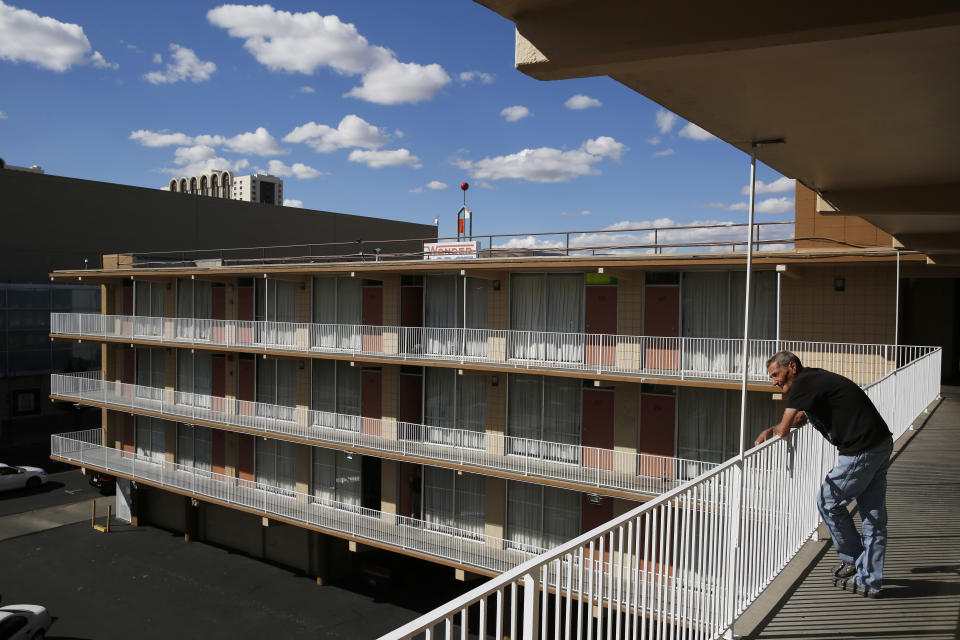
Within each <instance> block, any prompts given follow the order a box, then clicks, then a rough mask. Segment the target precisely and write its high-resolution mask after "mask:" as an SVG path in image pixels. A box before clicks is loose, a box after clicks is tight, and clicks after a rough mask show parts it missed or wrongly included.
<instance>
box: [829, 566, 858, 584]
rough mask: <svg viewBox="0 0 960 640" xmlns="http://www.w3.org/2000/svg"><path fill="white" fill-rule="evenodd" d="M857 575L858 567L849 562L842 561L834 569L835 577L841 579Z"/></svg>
mask: <svg viewBox="0 0 960 640" xmlns="http://www.w3.org/2000/svg"><path fill="white" fill-rule="evenodd" d="M855 575H857V567H856V565H852V564H850V563H849V562H841V563H840V566H839V567H837V568H836V569H834V570H833V577H834V578H839V579H840V580H846V579H847V578H852V577H853V576H855Z"/></svg>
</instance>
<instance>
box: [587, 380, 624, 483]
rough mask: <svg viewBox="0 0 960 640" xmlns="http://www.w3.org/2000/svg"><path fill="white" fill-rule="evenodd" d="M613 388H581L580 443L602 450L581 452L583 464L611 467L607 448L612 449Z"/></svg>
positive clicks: (603, 467) (595, 466)
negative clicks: (581, 422)
mask: <svg viewBox="0 0 960 640" xmlns="http://www.w3.org/2000/svg"><path fill="white" fill-rule="evenodd" d="M615 396H616V394H615V393H614V390H613V389H584V390H583V433H582V435H581V443H582V444H583V446H584V447H595V448H597V449H604V451H591V450H589V449H587V450H585V451H584V452H583V466H585V467H591V468H594V469H613V458H612V457H611V455H610V453H609V452H608V451H607V450H610V449H613V415H614V413H613V412H614V398H615Z"/></svg>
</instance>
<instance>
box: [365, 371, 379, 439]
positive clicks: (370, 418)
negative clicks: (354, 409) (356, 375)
mask: <svg viewBox="0 0 960 640" xmlns="http://www.w3.org/2000/svg"><path fill="white" fill-rule="evenodd" d="M381 384H382V383H381V375H380V369H379V368H373V367H364V369H363V371H361V372H360V416H361V422H362V424H363V433H368V434H370V435H375V436H379V435H381V427H380V421H381V420H382V419H383V394H382V386H381Z"/></svg>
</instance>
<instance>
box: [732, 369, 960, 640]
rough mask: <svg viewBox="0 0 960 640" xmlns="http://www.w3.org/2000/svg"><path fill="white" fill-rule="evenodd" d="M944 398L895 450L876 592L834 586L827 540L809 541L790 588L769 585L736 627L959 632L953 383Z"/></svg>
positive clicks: (885, 633)
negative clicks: (807, 556) (806, 561)
mask: <svg viewBox="0 0 960 640" xmlns="http://www.w3.org/2000/svg"><path fill="white" fill-rule="evenodd" d="M942 395H943V398H944V400H943V402H942V403H941V404H940V405H939V407H938V408H937V409H936V410H935V411H934V412H933V413H932V415H931V416H930V418H929V420H928V421H927V423H926V425H924V426H923V428H921V429H919V430H918V431H916V432H915V434H914V436H913V437H912V438H910V435H909V434H908V435H906V436H905V439H904V440H903V441H901V442H900V443H898V444H897V446H896V448H895V453H894V455H895V458H894V462H893V465H892V466H891V467H890V472H889V475H888V489H887V508H888V511H889V522H890V524H889V540H888V546H887V558H886V564H885V568H884V590H883V593H882V597H881V598H879V599H876V600H869V599H865V598H862V597H860V596H856V595H853V594H850V593H847V592H844V591H841V590H839V589H837V588H835V587H834V586H833V585H832V582H831V573H830V572H831V571H832V570H833V568H834V567H835V566H836V564H837V559H836V554H835V552H834V551H833V547H832V545H831V544H830V543H829V542H823V543H808V547H810V546H814V545H816V546H817V547H818V548H819V552H817V553H816V554H815V558H814V561H813V563H812V565H809V566H807V567H805V568H804V569H803V570H802V574H801V575H800V577H799V578H798V579H797V580H795V581H793V584H787V585H785V586H784V585H778V584H777V583H774V584H773V585H772V586H771V587H770V588H769V589H768V590H767V591H768V592H769V591H774V593H772V594H769V593H765V594H764V595H763V597H762V598H761V599H760V600H758V601H757V603H756V604H755V605H754V607H751V609H748V611H747V612H746V614H744V617H743V618H742V619H741V622H738V625H737V632H738V633H741V634H743V636H744V637H746V638H758V639H763V640H767V639H769V640H788V639H791V640H792V639H799V638H813V639H817V638H823V639H826V638H830V639H834V638H838V639H843V638H850V639H856V640H865V639H868V638H882V639H884V640H892V639H895V638H904V639H906V638H911V639H924V640H934V639H940V638H944V639H946V638H957V637H960V513H958V507H960V462H958V459H960V438H958V430H960V387H944V388H943V390H942ZM811 499H813V498H812V497H811ZM820 547H822V548H820ZM807 551H809V550H807ZM787 571H790V567H788V570H787ZM770 599H778V600H779V602H777V604H775V605H774V606H773V609H772V610H769V611H768V612H767V611H764V612H757V611H755V610H754V609H755V608H757V607H761V608H762V607H763V606H764V605H763V602H764V600H767V601H769V600H770ZM764 613H766V614H767V615H764ZM751 616H752V617H753V618H758V617H762V618H764V619H763V620H762V621H761V622H760V623H759V624H758V625H757V626H756V627H755V628H754V629H753V630H752V632H748V631H749V629H748V628H747V627H748V626H752V625H749V624H743V623H744V622H749V620H747V619H748V618H750V617H751Z"/></svg>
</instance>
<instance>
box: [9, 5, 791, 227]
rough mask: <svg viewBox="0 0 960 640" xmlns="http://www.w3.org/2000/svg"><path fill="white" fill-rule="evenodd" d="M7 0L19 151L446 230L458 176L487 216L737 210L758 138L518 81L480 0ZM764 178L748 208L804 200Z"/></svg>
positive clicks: (105, 174) (63, 166)
mask: <svg viewBox="0 0 960 640" xmlns="http://www.w3.org/2000/svg"><path fill="white" fill-rule="evenodd" d="M5 2H6V0H0V83H2V86H3V87H4V90H3V92H2V93H0V156H2V157H3V158H4V159H5V160H6V161H7V162H8V163H10V164H15V165H31V164H38V165H40V166H42V167H43V168H44V170H46V171H47V173H51V174H56V175H63V176H70V177H76V178H85V179H91V180H103V181H107V182H117V183H122V184H130V185H136V186H143V187H157V188H159V187H162V186H164V185H165V184H166V183H167V181H168V180H169V178H170V177H171V176H180V175H189V174H190V173H191V172H192V171H193V170H195V169H202V168H204V167H224V168H229V169H231V170H233V171H234V173H235V175H245V174H248V173H252V172H255V171H257V170H260V171H269V172H271V173H274V174H279V175H282V176H283V177H284V181H285V186H284V192H285V196H286V197H287V198H288V199H289V200H291V201H298V202H299V203H300V204H302V206H304V207H307V208H311V209H321V210H328V211H340V212H345V213H355V214H360V215H370V216H382V217H387V218H395V219H402V220H409V221H415V222H423V223H432V222H433V220H434V218H435V217H439V218H440V233H441V235H448V234H452V233H454V227H455V219H456V212H457V210H458V208H459V207H460V205H461V203H462V196H461V192H460V189H459V185H460V183H461V182H463V181H468V182H469V183H470V185H471V188H470V190H469V192H468V195H467V199H468V205H469V206H470V208H471V209H472V210H473V211H474V231H475V233H478V234H479V233H527V232H537V231H563V230H582V229H605V228H610V227H613V228H623V227H629V226H644V225H647V224H650V223H653V222H655V221H658V222H660V223H661V224H664V223H665V224H690V223H694V222H727V221H732V222H745V221H746V217H747V216H746V211H745V209H746V200H747V198H746V196H745V195H744V193H743V191H744V188H745V186H746V184H747V179H748V162H749V158H748V157H747V156H745V155H744V154H743V153H742V152H740V151H738V150H736V149H734V148H733V147H731V146H729V145H727V144H726V143H724V142H722V141H719V140H717V139H715V138H712V137H711V136H710V135H709V134H708V133H706V132H704V131H703V130H701V129H699V128H698V127H695V126H692V125H691V126H688V123H687V122H685V121H684V120H683V119H682V118H678V117H676V116H674V115H673V114H671V113H669V112H667V111H665V110H663V109H662V108H661V107H660V106H659V105H657V104H655V103H653V102H651V101H650V100H647V99H646V98H644V97H643V96H641V95H639V94H637V93H635V92H633V91H632V90H630V89H627V88H626V87H624V86H622V85H620V84H618V83H617V82H614V81H613V80H611V79H610V78H606V77H602V78H588V79H582V80H565V81H554V82H540V81H537V80H533V79H531V78H528V77H527V76H525V75H523V74H522V73H520V72H518V71H516V70H515V69H514V67H513V46H514V30H513V25H512V23H510V22H509V21H507V20H505V19H503V18H502V17H500V16H499V15H497V14H495V13H493V12H491V11H490V10H488V9H486V8H484V7H482V6H480V5H478V4H475V3H474V2H471V1H470V0H429V1H428V0H415V1H407V0H383V1H380V2H372V1H370V2H366V1H365V2H355V1H354V2H325V3H322V6H318V5H317V3H300V2H284V3H282V4H275V5H248V6H243V5H229V4H217V3H209V4H207V3H203V2H174V1H169V2H164V3H152V4H149V3H130V2H123V3H121V2H115V1H112V0H101V1H98V2H76V1H75V0H69V1H68V0H52V1H47V2H28V1H26V0H20V2H18V3H14V4H8V3H5ZM758 178H759V180H760V181H761V182H762V185H761V187H762V191H763V193H761V194H760V195H759V196H758V203H759V209H758V220H761V221H774V220H790V219H792V217H793V185H792V181H789V180H787V179H785V178H783V177H782V176H780V175H779V174H777V173H776V172H774V171H773V170H771V169H769V168H767V167H765V166H761V167H760V169H759V172H758ZM290 204H291V205H292V206H296V205H297V202H290ZM790 231H791V232H792V230H790ZM783 235H789V233H784V234H783Z"/></svg>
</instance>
